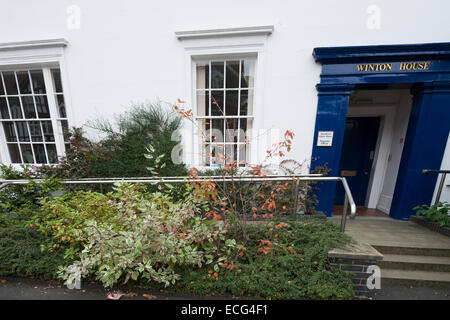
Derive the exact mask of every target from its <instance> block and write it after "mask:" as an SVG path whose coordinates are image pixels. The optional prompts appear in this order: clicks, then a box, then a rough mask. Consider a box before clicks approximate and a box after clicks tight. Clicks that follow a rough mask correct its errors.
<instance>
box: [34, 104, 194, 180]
mask: <svg viewBox="0 0 450 320" xmlns="http://www.w3.org/2000/svg"><path fill="white" fill-rule="evenodd" d="M89 126H90V127H92V128H94V129H96V130H98V131H100V133H101V134H103V136H105V137H104V138H103V139H102V140H100V141H98V142H95V141H91V140H89V139H88V138H86V137H85V136H84V133H83V131H82V129H80V128H73V129H72V130H71V131H70V132H68V133H67V134H66V135H67V137H68V140H69V146H70V148H69V149H68V150H67V151H66V155H65V157H63V158H61V159H60V161H59V166H56V167H55V166H50V165H44V166H40V167H36V168H35V170H36V173H37V174H38V175H40V176H57V177H59V178H77V177H78V178H99V177H103V178H105V177H146V176H148V175H149V172H148V170H147V167H148V166H149V165H150V166H152V165H154V163H152V160H148V159H146V158H145V154H146V153H147V149H146V148H147V147H148V146H149V145H151V146H153V148H154V149H155V153H156V154H158V155H164V159H163V160H164V162H165V163H166V166H165V167H164V168H162V169H161V171H160V172H158V174H159V175H160V176H182V175H186V174H187V170H186V168H185V166H184V165H183V164H174V163H173V162H172V161H171V152H172V149H173V148H174V147H175V146H176V145H177V143H178V142H177V141H172V134H173V133H174V132H175V131H176V130H177V129H179V128H180V127H181V118H180V116H179V115H178V114H177V113H176V112H174V111H172V110H166V109H165V108H164V106H163V105H162V104H161V103H147V104H137V105H133V106H132V107H131V108H130V110H129V111H128V112H126V113H123V114H120V115H118V116H116V118H115V122H114V123H111V122H109V121H107V120H104V119H97V120H94V121H91V122H89Z"/></svg>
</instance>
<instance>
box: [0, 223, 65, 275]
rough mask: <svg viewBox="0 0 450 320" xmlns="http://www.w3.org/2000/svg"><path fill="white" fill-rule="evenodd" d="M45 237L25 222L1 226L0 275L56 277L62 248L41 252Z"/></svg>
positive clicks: (63, 262)
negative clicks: (25, 224)
mask: <svg viewBox="0 0 450 320" xmlns="http://www.w3.org/2000/svg"><path fill="white" fill-rule="evenodd" d="M46 242H47V238H46V237H45V235H43V234H42V233H40V232H38V231H37V230H35V229H33V228H31V227H29V226H24V225H10V226H5V227H2V228H0V276H21V277H30V276H31V277H35V278H42V279H55V278H56V272H57V270H58V267H59V266H61V265H64V264H65V263H67V261H64V257H63V256H64V250H63V248H60V249H58V250H53V251H52V252H49V251H42V250H41V245H42V244H45V243H46Z"/></svg>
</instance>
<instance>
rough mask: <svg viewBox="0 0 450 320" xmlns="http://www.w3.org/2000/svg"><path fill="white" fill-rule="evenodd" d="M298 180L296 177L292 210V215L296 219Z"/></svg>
mask: <svg viewBox="0 0 450 320" xmlns="http://www.w3.org/2000/svg"><path fill="white" fill-rule="evenodd" d="M299 185H300V181H298V179H295V186H294V193H295V194H294V208H293V209H294V211H293V212H292V214H293V215H292V217H293V218H294V220H295V219H297V208H298V191H299V190H298V189H299Z"/></svg>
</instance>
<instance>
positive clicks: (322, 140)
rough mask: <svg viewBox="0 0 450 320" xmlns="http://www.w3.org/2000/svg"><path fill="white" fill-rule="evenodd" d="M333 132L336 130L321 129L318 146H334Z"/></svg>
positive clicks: (318, 135)
mask: <svg viewBox="0 0 450 320" xmlns="http://www.w3.org/2000/svg"><path fill="white" fill-rule="evenodd" d="M333 134H334V131H319V132H318V133H317V146H318V147H331V146H333Z"/></svg>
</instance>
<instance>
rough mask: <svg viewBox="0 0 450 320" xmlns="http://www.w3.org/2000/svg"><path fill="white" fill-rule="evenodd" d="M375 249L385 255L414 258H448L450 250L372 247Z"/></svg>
mask: <svg viewBox="0 0 450 320" xmlns="http://www.w3.org/2000/svg"><path fill="white" fill-rule="evenodd" d="M372 247H374V248H375V249H377V250H378V251H379V252H381V253H382V254H383V255H385V254H395V255H414V256H434V257H450V249H445V248H428V247H406V246H384V245H383V246H381V245H374V244H373V245H372Z"/></svg>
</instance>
